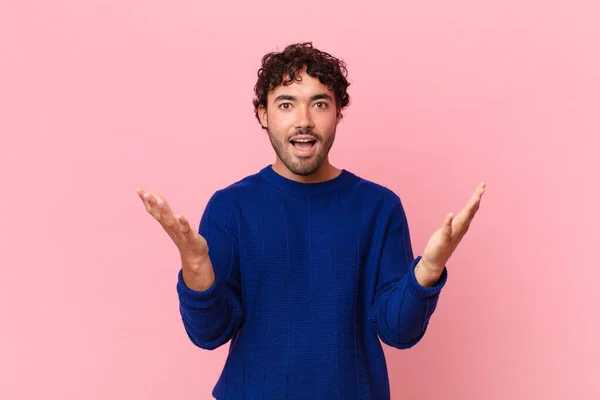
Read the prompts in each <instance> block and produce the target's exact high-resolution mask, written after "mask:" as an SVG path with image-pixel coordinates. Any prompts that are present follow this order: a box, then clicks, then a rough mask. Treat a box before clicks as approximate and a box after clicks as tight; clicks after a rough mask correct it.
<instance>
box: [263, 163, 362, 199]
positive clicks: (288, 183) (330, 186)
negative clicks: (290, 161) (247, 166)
mask: <svg viewBox="0 0 600 400" xmlns="http://www.w3.org/2000/svg"><path fill="white" fill-rule="evenodd" d="M258 175H259V176H260V177H261V178H263V179H265V180H266V181H268V182H269V183H271V184H273V185H275V186H277V187H278V188H280V189H282V190H285V191H288V192H292V193H298V194H305V195H313V194H320V193H325V192H329V191H332V190H336V189H339V188H341V187H342V186H344V185H346V184H348V183H350V182H352V181H353V180H354V179H355V178H357V177H356V175H354V174H353V173H352V172H350V171H348V170H346V169H342V172H341V173H340V174H339V175H338V176H336V177H335V178H333V179H329V180H327V181H323V182H316V183H304V182H297V181H294V180H292V179H289V178H286V177H284V176H282V175H279V174H278V173H277V172H275V170H274V169H273V165H272V164H269V165H267V166H266V167H264V168H263V169H262V170H260V172H259V173H258Z"/></svg>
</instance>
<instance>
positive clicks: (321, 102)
mask: <svg viewBox="0 0 600 400" xmlns="http://www.w3.org/2000/svg"><path fill="white" fill-rule="evenodd" d="M315 105H316V106H317V108H327V107H328V106H329V104H327V103H325V102H324V101H319V102H318V103H316V104H315Z"/></svg>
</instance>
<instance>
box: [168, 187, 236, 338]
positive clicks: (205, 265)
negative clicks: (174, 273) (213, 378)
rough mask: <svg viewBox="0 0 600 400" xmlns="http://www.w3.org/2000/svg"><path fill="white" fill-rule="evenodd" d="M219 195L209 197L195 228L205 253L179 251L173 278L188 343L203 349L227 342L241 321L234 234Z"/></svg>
mask: <svg viewBox="0 0 600 400" xmlns="http://www.w3.org/2000/svg"><path fill="white" fill-rule="evenodd" d="M219 196H220V193H219V192H217V193H215V194H214V195H213V196H212V197H211V199H210V200H209V202H208V205H207V207H206V209H205V211H204V214H203V216H202V219H201V221H200V227H199V230H198V233H199V234H200V235H201V236H203V237H204V238H206V242H207V245H208V255H207V256H206V257H204V258H200V259H198V258H192V259H190V258H186V257H185V256H184V255H183V254H182V269H181V270H180V271H179V274H178V280H177V293H178V296H179V304H180V305H179V310H180V313H181V318H182V321H183V325H184V328H185V330H186V332H187V334H188V337H189V338H190V340H191V341H192V343H194V344H195V345H196V346H198V347H200V348H203V349H207V350H213V349H216V348H218V347H219V346H221V345H223V344H225V343H227V342H228V341H229V340H230V339H231V338H232V337H233V335H234V334H235V333H236V332H237V330H238V328H239V327H240V325H241V324H242V321H243V312H242V307H241V284H240V267H239V252H238V248H237V237H236V236H237V234H236V232H235V229H234V227H233V224H232V223H231V220H230V217H229V214H228V213H227V210H226V208H225V205H224V203H223V202H222V201H220V198H219ZM190 264H191V265H190ZM187 271H197V272H200V273H194V274H186V272H187Z"/></svg>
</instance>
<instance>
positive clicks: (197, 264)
mask: <svg viewBox="0 0 600 400" xmlns="http://www.w3.org/2000/svg"><path fill="white" fill-rule="evenodd" d="M181 268H182V270H183V271H182V275H183V281H184V283H185V285H186V286H187V287H188V288H190V289H192V290H195V291H197V292H202V291H205V290H207V289H209V288H210V287H211V286H212V285H213V284H214V282H215V270H214V268H213V266H212V263H211V262H210V257H208V255H206V256H205V257H202V258H191V259H190V258H187V257H184V256H183V255H182V256H181Z"/></svg>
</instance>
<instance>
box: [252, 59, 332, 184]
mask: <svg viewBox="0 0 600 400" xmlns="http://www.w3.org/2000/svg"><path fill="white" fill-rule="evenodd" d="M298 75H299V76H301V77H302V81H301V82H294V83H292V84H291V85H288V86H283V85H280V86H279V87H277V88H276V89H275V90H274V91H272V92H270V93H269V94H268V96H267V108H266V109H265V108H264V107H262V106H260V107H259V116H260V121H261V124H262V126H264V127H265V128H267V132H268V133H269V139H270V140H271V144H272V145H273V149H275V153H276V154H277V158H278V162H279V161H281V162H282V163H283V165H285V167H286V168H287V169H288V170H290V171H291V172H292V173H294V174H296V175H300V176H308V175H311V174H313V173H314V172H316V171H317V170H318V169H319V167H321V165H322V164H323V162H324V161H326V160H327V161H328V157H327V156H328V154H329V150H330V149H331V146H332V145H333V141H334V139H335V130H336V127H337V124H338V122H339V120H340V118H339V113H338V112H337V109H336V103H335V94H334V93H333V92H332V91H330V90H328V89H327V86H325V85H323V84H322V83H321V82H320V81H319V79H318V78H313V77H312V76H309V75H308V74H306V69H303V70H301V71H300V72H299V73H298Z"/></svg>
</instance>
